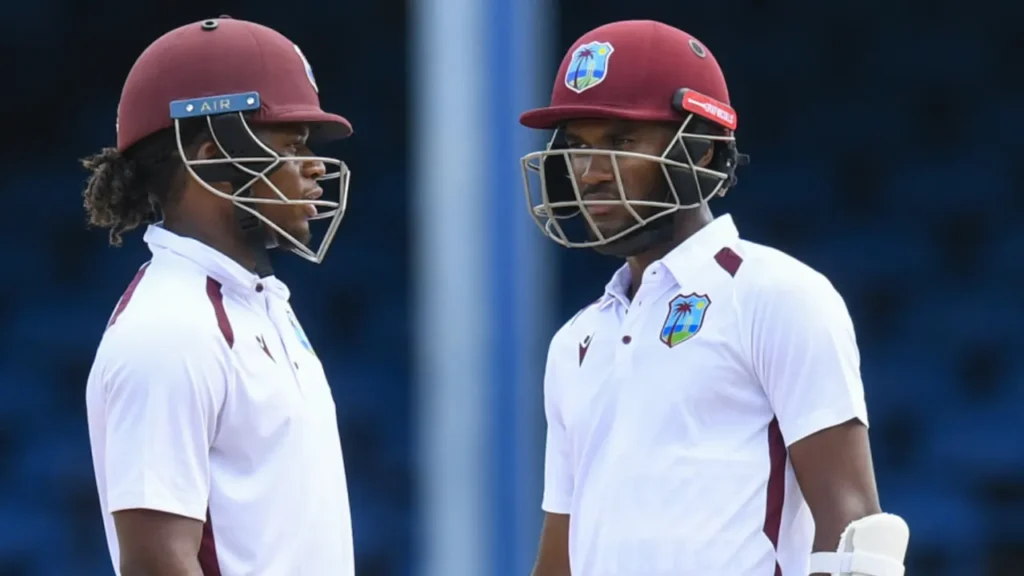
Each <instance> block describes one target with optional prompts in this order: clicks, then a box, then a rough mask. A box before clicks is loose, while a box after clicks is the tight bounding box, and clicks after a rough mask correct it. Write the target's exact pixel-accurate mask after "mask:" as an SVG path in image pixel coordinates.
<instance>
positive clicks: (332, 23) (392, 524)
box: [0, 0, 1024, 576]
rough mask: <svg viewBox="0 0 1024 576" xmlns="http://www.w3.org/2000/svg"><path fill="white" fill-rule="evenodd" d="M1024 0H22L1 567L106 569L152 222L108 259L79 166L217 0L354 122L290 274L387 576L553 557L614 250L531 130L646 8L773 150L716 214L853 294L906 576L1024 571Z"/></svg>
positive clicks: (2, 434) (10, 89) (749, 145)
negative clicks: (97, 373) (119, 370)
mask: <svg viewBox="0 0 1024 576" xmlns="http://www.w3.org/2000/svg"><path fill="white" fill-rule="evenodd" d="M1013 10H1015V9H1014V8H1012V7H1011V5H1010V4H1007V3H1002V4H996V3H988V2H986V1H985V0H981V1H977V2H973V3H971V4H969V5H966V4H964V3H962V2H950V1H947V0H933V1H931V2H923V1H919V2H914V1H913V0H902V1H891V2H884V1H882V0H862V1H860V2H857V3H830V2H817V1H810V0H803V1H797V0H775V1H772V2H769V1H765V0H720V1H718V2H711V3H698V2H669V1H667V0H630V1H629V2H612V1H610V0H561V1H560V2H559V1H557V0H522V1H520V0H477V1H474V0H422V1H416V0H413V1H412V2H411V3H410V4H409V5H405V4H403V3H402V2H398V1H396V0H375V1H374V2H363V3H356V2H327V1H323V0H291V1H290V2H287V3H280V2H268V1H266V0H250V1H248V2H245V3H243V2H240V1H224V2H214V3H209V2H205V3H198V2H187V1H184V2H174V3H167V2H161V3H156V2H154V3H152V4H150V5H147V4H146V3H145V2H127V1H124V0H100V1H96V2H90V3H83V2H73V1H71V0H35V1H33V2H6V3H4V4H3V6H2V8H0V14H2V18H0V43H2V53H3V54H5V56H4V67H5V68H6V75H5V77H6V79H7V80H6V89H5V90H4V91H3V92H2V95H0V101H2V103H3V106H2V108H0V109H2V110H3V115H4V119H5V126H6V129H7V134H8V136H7V137H6V138H5V139H4V141H3V143H2V149H3V151H4V153H3V155H2V157H0V158H2V160H0V161H2V162H3V170H2V171H0V186H2V190H3V198H4V203H5V209H4V210H3V211H2V212H0V221H2V223H3V230H4V234H5V235H6V242H5V243H6V245H7V246H8V249H7V251H6V254H7V258H8V260H7V263H6V264H5V265H4V266H3V272H2V274H3V281H2V282H0V326H2V328H3V333H4V337H3V341H4V345H3V346H0V463H2V467H0V574H3V575H10V576H21V575H25V576H28V575H33V576H35V575H39V576H49V575H68V574H75V575H77V574H81V575H94V574H95V575H103V574H111V573H112V572H111V568H110V562H109V559H108V556H107V549H106V546H105V543H104V539H103V533H102V523H101V519H100V517H99V510H98V502H97V497H96V488H95V482H94V479H93V471H92V465H91V461H90V456H89V446H88V436H87V429H86V423H85V409H84V388H85V380H86V374H87V371H88V369H89V366H90V363H91V361H92V358H93V353H94V350H95V346H96V344H97V343H98V341H99V338H100V336H101V333H102V330H103V327H104V324H105V322H106V320H107V318H108V316H109V314H110V312H111V310H112V308H113V306H114V305H115V303H116V301H117V299H118V297H119V296H120V295H121V293H122V291H123V290H124V288H125V286H126V285H127V283H128V282H129V281H130V280H131V278H132V276H133V275H134V272H135V270H136V269H137V268H138V266H139V265H140V264H141V263H142V262H144V261H145V260H146V259H147V258H148V252H147V251H146V249H145V247H144V246H143V244H142V242H141V238H140V236H141V235H133V236H130V237H129V239H128V241H127V243H126V246H125V247H124V248H121V249H116V250H115V249H110V248H107V247H106V235H105V233H104V232H103V231H95V230H94V231H89V230H86V229H85V226H84V215H83V211H82V208H81V198H80V191H81V189H82V186H83V183H84V178H85V173H84V172H83V171H82V170H81V169H80V168H79V167H78V164H77V162H76V159H78V158H81V157H83V156H84V155H86V154H89V153H91V152H93V151H96V150H98V149H99V148H100V147H102V146H106V145H111V144H112V143H113V139H114V120H115V113H116V107H117V102H118V98H119V94H120V88H121V84H122V82H123V80H124V78H125V76H126V74H127V72H128V70H129V68H130V67H131V65H132V63H133V61H134V59H135V58H136V57H137V55H138V54H139V53H140V52H141V51H142V50H143V49H144V48H145V47H146V45H147V44H149V43H150V42H151V41H152V40H154V39H155V38H156V37H158V36H159V35H160V34H162V33H164V32H166V31H168V30H170V29H171V28H174V27H176V26H179V25H182V24H185V23H188V22H191V21H194V20H199V19H202V18H208V17H213V16H217V15H219V14H222V13H227V14H231V15H232V16H234V17H236V18H245V19H249V20H254V21H257V22H260V23H263V24H266V25H269V26H271V27H274V28H276V29H278V30H279V31H281V32H282V33H284V34H285V35H287V36H288V37H290V38H291V39H292V40H293V41H295V42H296V43H297V44H299V45H300V46H301V47H302V50H303V51H304V52H305V54H306V56H307V57H308V59H309V60H310V62H311V63H312V66H313V69H314V71H315V73H316V76H317V80H318V82H319V86H320V91H321V98H322V102H323V105H324V108H326V109H329V110H332V111H337V112H339V113H341V114H343V115H345V116H346V117H348V118H349V119H350V120H351V121H352V123H353V124H354V126H355V130H356V134H355V136H354V137H353V138H351V139H350V140H347V141H345V142H343V143H341V144H340V145H338V146H337V147H336V148H335V149H331V150H325V151H323V152H326V153H329V154H336V155H340V156H341V157H343V158H344V159H345V160H346V162H347V163H348V165H349V166H350V167H351V168H352V170H353V173H354V176H353V180H352V189H351V194H350V203H349V209H350V210H349V213H348V215H347V216H346V219H345V221H344V223H343V224H342V226H341V230H340V233H339V234H338V237H337V239H336V240H335V244H334V247H333V248H332V252H331V254H330V255H329V256H328V258H327V261H326V262H325V263H324V264H323V265H321V266H319V267H318V266H315V265H312V264H309V263H307V262H305V261H302V260H299V259H298V258H292V257H282V258H279V259H278V263H277V268H278V271H279V275H280V276H281V277H282V278H283V279H284V280H285V281H286V282H288V283H289V285H290V286H291V288H292V291H293V300H292V301H293V305H294V307H295V309H296V311H297V313H298V315H299V317H300V318H301V319H302V320H303V323H304V325H305V327H306V330H307V332H308V333H309V336H310V339H311V340H312V342H313V344H314V346H315V347H316V348H317V350H318V353H319V356H320V357H321V358H322V360H323V363H324V366H325V369H326V371H327V374H328V378H329V379H330V380H331V381H332V385H333V388H334V394H335V397H336V400H337V405H338V410H339V421H340V425H341V431H342V438H343V443H344V448H345V456H346V463H347V466H348V470H349V481H350V494H351V499H352V507H353V521H354V524H355V534H356V544H357V560H358V570H357V572H358V574H359V575H360V576H385V575H387V576H392V575H393V576H399V575H406V574H417V575H420V574H422V575H424V576H427V575H429V576H435V575H436V576H462V575H466V576H479V575H480V574H493V575H495V576H506V575H508V576H512V575H517V576H522V575H525V574H526V573H527V571H528V570H529V566H530V563H531V561H532V554H533V551H534V546H535V543H536V537H537V534H538V528H539V520H540V517H541V516H540V512H539V504H540V498H539V492H540V471H541V461H542V460H541V458H542V450H543V440H542V432H543V419H542V412H541V409H540V385H541V383H540V380H539V376H538V375H539V373H540V370H542V368H543V355H544V352H545V350H546V344H547V340H548V338H550V336H551V335H552V334H553V333H554V331H555V330H556V329H557V328H558V326H559V325H561V323H562V322H563V321H564V320H566V319H568V318H569V317H570V316H571V315H572V314H573V313H574V312H575V311H576V310H577V309H578V308H579V307H581V306H583V305H585V304H587V303H589V302H591V301H593V299H594V298H596V297H597V296H598V295H599V294H600V293H601V291H602V290H603V286H604V284H605V282H606V281H607V278H608V276H609V275H610V274H611V272H612V271H613V270H614V269H615V267H616V266H617V262H615V261H613V260H608V259H605V258H601V257H599V256H597V255H594V254H590V253H585V252H580V251H577V252H570V251H566V250H561V249H556V247H555V246H554V245H551V246H549V245H548V241H546V240H544V239H543V238H542V237H541V235H540V233H539V232H538V231H537V230H535V229H534V228H533V224H532V223H530V221H529V218H528V215H527V212H526V210H525V204H524V202H523V198H522V192H521V191H520V188H521V180H520V175H519V172H518V168H517V165H518V164H517V160H518V158H519V157H520V156H521V155H522V154H524V153H526V152H528V151H529V150H530V149H531V148H536V147H540V146H542V144H543V142H544V138H545V135H543V134H534V135H531V134H529V133H528V132H527V131H526V130H525V129H522V128H520V127H519V126H518V124H517V122H516V120H517V117H518V114H519V112H521V111H522V109H524V108H527V107H533V106H537V105H541V104H543V102H544V99H545V98H546V96H547V94H548V93H549V91H550V86H551V82H552V80H553V73H554V70H555V69H556V67H557V64H558V62H559V61H560V59H561V57H562V55H563V53H564V51H565V50H566V49H568V48H569V47H570V45H571V43H572V41H573V40H574V39H575V38H576V37H578V36H579V35H581V34H582V33H583V32H585V31H587V30H589V29H590V28H593V27H595V26H598V25H600V24H604V23H606V22H609V21H613V20H618V19H627V18H654V19H658V20H662V21H664V22H666V23H669V24H672V25H675V26H678V27H680V28H683V29H685V30H687V31H689V32H691V33H693V34H694V35H696V36H697V37H699V38H701V39H702V40H703V41H704V42H705V43H706V44H707V45H708V46H709V47H710V48H711V50H712V51H713V52H714V53H715V55H716V56H717V58H718V60H719V62H720V63H721V65H722V67H723V69H724V70H725V73H726V77H727V78H728V80H729V84H730V91H731V93H732V98H733V105H734V107H735V108H736V110H737V111H738V113H739V119H740V127H739V131H738V140H739V143H740V147H741V149H742V150H743V151H745V152H747V153H749V154H750V155H751V156H752V159H753V161H752V164H751V165H750V166H749V167H747V168H745V169H744V170H743V171H742V172H741V183H740V185H739V186H738V187H737V188H736V189H735V190H734V191H733V192H732V193H731V194H730V195H729V196H728V197H727V198H726V199H724V200H722V201H719V202H718V203H717V204H713V205H712V208H713V209H714V210H715V211H716V213H722V212H725V211H728V212H731V213H732V214H733V216H734V217H735V219H736V221H737V225H738V226H739V228H740V231H741V233H742V234H743V235H744V236H746V237H747V238H748V239H751V240H754V241H758V242H762V243H766V244H770V245H774V246H776V247H778V248H780V249H783V250H785V251H787V252H789V253H790V254H793V255H794V256H796V257H797V258H799V259H801V260H803V261H805V262H807V263H809V264H810V265H812V266H814V267H816V268H818V269H819V270H821V271H822V272H824V273H825V274H826V275H828V276H829V277H830V278H831V279H832V280H833V282H834V283H835V284H836V286H837V287H838V288H839V290H840V292H841V293H842V294H843V295H844V296H845V297H846V299H847V302H848V304H849V308H850V310H851V313H852V315H853V318H854V321H855V324H856V327H857V330H858V336H859V341H860V346H861V351H862V364H863V374H864V380H865V387H866V389H867V395H868V404H869V410H870V414H871V419H872V440H873V449H874V455H875V464H876V470H877V476H878V482H879V486H880V490H881V495H882V502H883V507H884V508H885V509H886V510H888V511H891V512H894V513H898V514H900V515H902V516H904V517H905V518H906V519H907V520H908V522H909V523H910V525H911V529H912V537H911V549H910V557H909V560H908V562H907V565H908V570H907V574H908V575H910V576H914V575H920V574H927V575H928V576H941V575H945V574H950V575H953V574H955V575H963V574H968V575H983V576H989V575H991V576H997V575H998V576H1004V575H1019V574H1024V568H1022V567H1021V566H1024V418H1022V414H1024V385H1022V384H1024V354H1021V353H1020V350H1021V344H1022V341H1021V336H1020V334H1021V333H1020V331H1019V330H1018V329H1017V324H1018V322H1019V319H1021V318H1024V303H1022V300H1021V298H1020V297H1019V295H1020V294H1022V293H1024V285H1022V284H1024V275H1022V274H1021V272H1022V262H1024V258H1022V257H1021V256H1020V252H1021V249H1022V248H1024V232H1022V230H1024V229H1022V228H1021V227H1020V226H1018V221H1019V219H1020V217H1021V215H1022V212H1024V193H1022V187H1024V168H1021V167H1018V166H1014V164H1013V162H1014V161H1013V159H1012V158H1013V157H1012V155H1013V154H1014V152H1015V150H1016V149H1017V148H1018V146H1017V145H1015V144H1013V142H1014V141H1016V139H1017V137H1018V135H1019V134H1020V133H1021V132H1022V131H1024V79H1022V78H1024V75H1022V74H1020V73H1019V68H1020V66H1019V62H1020V59H1021V57H1022V56H1024V46H1022V41H1021V39H1020V37H1019V36H1018V35H1017V33H1018V26H1017V18H1016V17H1014V14H1018V15H1019V13H1017V12H1014V11H1013ZM211 57H214V56H213V55H211ZM613 65H614V62H613ZM477 244H479V245H481V246H483V248H481V249H479V250H477V249H476V248H474V246H476V245H477ZM445 247H451V250H449V249H447V248H445ZM479 278H482V279H483V280H479V281H478V279H479ZM506 304H507V305H506ZM482 315H484V316H482ZM505 350H515V355H512V356H509V357H508V358H511V360H509V359H508V358H506V357H505V356H504V355H503V351H505Z"/></svg>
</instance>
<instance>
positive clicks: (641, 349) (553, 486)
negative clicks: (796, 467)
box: [542, 215, 867, 576]
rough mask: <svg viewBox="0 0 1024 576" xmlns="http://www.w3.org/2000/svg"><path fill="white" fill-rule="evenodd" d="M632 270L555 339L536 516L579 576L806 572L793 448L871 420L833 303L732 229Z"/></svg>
mask: <svg viewBox="0 0 1024 576" xmlns="http://www.w3.org/2000/svg"><path fill="white" fill-rule="evenodd" d="M629 285H630V272H629V269H628V267H625V266H624V267H623V268H621V269H620V270H619V271H618V272H617V273H616V274H615V276H614V277H613V278H612V281H611V282H610V283H609V284H608V286H607V288H606V292H605V294H604V296H602V297H601V298H600V299H599V300H598V301H597V302H595V303H593V304H591V305H590V306H589V307H587V308H585V309H584V310H582V311H581V312H580V313H579V314H577V316H576V317H574V318H573V319H571V320H570V321H569V322H568V323H566V324H565V326H563V327H562V328H561V330H559V331H558V333H557V334H556V335H555V337H554V338H553V339H552V341H551V347H550V350H549V352H548V361H547V369H546V375H545V382H544V401H545V411H546V415H547V422H548V432H547V449H546V462H545V479H544V501H543V505H542V506H543V508H544V510H546V511H548V512H552V513H558V514H569V515H570V530H569V536H570V547H569V556H570V560H571V565H572V573H573V576H612V575H616V576H617V575H622V576H626V575H628V576H639V575H643V576H780V575H781V576H806V575H807V573H808V559H809V557H810V553H811V544H812V540H813V535H814V534H813V533H814V522H813V519H812V518H811V516H810V512H809V510H808V508H807V504H806V502H805V501H804V499H803V496H802V494H801V492H800V488H799V487H798V486H797V483H796V480H795V478H794V475H793V470H792V468H791V465H790V463H789V461H788V458H787V446H790V445H792V444H793V443H795V442H797V441H799V440H800V439H802V438H804V437H806V436H808V435H810V434H813V433H815V432H817V431H820V430H823V429H825V428H829V427H831V426H834V425H837V424H841V423H843V422H846V421H848V420H850V419H854V418H856V419H859V420H861V421H863V422H864V423H865V424H866V423H867V410H866V408H865V403H864V393H863V386H862V383H861V379H860V358H859V353H858V351H857V345H856V341H855V337H854V330H853V324H852V322H851V320H850V316H849V314H848V312H847V310H846V305H845V304H844V302H843V299H842V298H841V297H840V295H839V294H838V293H837V292H836V290H835V289H834V288H833V287H832V285H831V284H830V283H829V281H828V280H827V279H826V278H825V277H824V276H822V275H821V274H819V273H817V272H815V271H814V270H812V269H811V268H810V267H808V266H806V265H804V264H802V263H800V262H798V261H797V260H795V259H793V258H791V257H789V256H787V255H785V254H783V253H781V252H779V251H776V250H774V249H771V248H767V247H764V246H761V245H758V244H754V243H751V242H747V241H745V240H741V239H740V238H739V235H738V234H737V232H736V228H735V226H734V225H733V222H732V219H731V218H730V217H729V216H728V215H726V216H722V217H719V218H717V219H716V220H715V221H714V222H712V223H711V224H709V225H708V226H707V227H705V228H704V229H702V230H701V231H699V232H698V233H697V234H695V235H694V236H692V237H691V238H689V239H688V240H686V241H685V242H684V243H683V244H681V245H680V246H679V247H677V248H676V249H674V250H673V251H672V252H670V253H669V254H668V255H667V256H665V257H664V258H663V259H661V260H659V261H657V262H654V263H653V264H651V265H650V267H648V269H647V270H646V271H645V272H644V277H643V279H642V282H641V284H640V288H639V290H638V291H637V293H636V295H635V297H634V298H633V300H632V302H630V301H629V299H628V298H627V296H626V295H627V294H628V290H629Z"/></svg>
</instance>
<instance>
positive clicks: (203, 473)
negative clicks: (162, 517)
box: [86, 226, 355, 576]
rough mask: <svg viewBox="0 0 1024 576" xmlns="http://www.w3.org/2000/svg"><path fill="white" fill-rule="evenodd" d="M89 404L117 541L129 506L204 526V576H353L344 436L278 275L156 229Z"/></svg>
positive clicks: (93, 376) (96, 459)
mask: <svg viewBox="0 0 1024 576" xmlns="http://www.w3.org/2000/svg"><path fill="white" fill-rule="evenodd" d="M145 239H146V242H147V243H148V244H149V246H150V249H151V250H152V252H153V259H152V260H151V261H150V262H149V263H148V264H147V265H145V266H143V268H142V269H141V270H139V273H138V274H137V275H136V277H135V279H134V281H132V283H131V285H130V286H129V287H128V290H127V291H126V292H125V294H124V296H122V298H121V300H120V302H118V305H117V308H116V309H115V311H114V314H113V315H112V316H111V319H110V323H109V324H108V328H107V330H106V332H105V333H104V335H103V339H102V341H101V342H100V345H99V350H98V351H97V353H96V360H95V362H94V364H93V367H92V371H91V372H90V374H89V382H88V385H87V388H86V403H87V407H88V417H89V440H90V442H91V444H92V456H93V464H94V468H95V472H96V484H97V486H98V488H99V497H100V507H101V509H102V512H103V521H104V527H105V528H106V534H107V544H108V546H109V548H110V555H111V558H112V560H113V564H114V569H115V571H117V572H118V573H120V571H119V564H120V554H119V550H118V542H117V534H116V532H115V530H114V521H113V516H112V513H114V512H117V511H119V510H127V509H132V508H145V509H150V510H159V511H162V512H169V513H173V514H178V515H181V516H187V517H189V518H195V519H196V520H201V521H204V522H205V523H206V524H205V531H204V535H203V542H202V548H201V549H200V551H199V560H200V563H201V565H202V567H203V573H204V574H206V575H211V574H212V575H221V574H223V575H224V576H242V575H247V576H248V575H253V576H351V575H352V574H353V573H354V571H355V568H354V561H353V551H352V528H351V518H350V514H349V503H348V489H347V487H346V480H345V468H344V464H343V461H342V452H341V441H340V439H339V435H338V423H337V416H336V414H335V404H334V400H333V398H332V396H331V390H330V388H329V387H328V385H327V379H326V378H325V376H324V372H323V367H322V366H321V364H320V361H319V360H318V359H317V357H316V354H315V353H314V352H313V349H312V347H311V346H310V344H309V341H308V340H307V339H306V336H305V334H304V332H303V330H302V328H301V326H300V325H299V323H298V321H297V320H296V319H295V315H294V313H293V312H292V309H291V306H289V304H288V298H289V292H288V288H287V287H286V286H285V285H284V284H283V283H282V282H281V281H280V280H278V279H276V278H274V277H268V278H263V279H260V278H258V277H257V276H255V275H254V274H252V273H250V272H248V271H247V270H245V269H244V268H242V267H241V266H240V265H239V264H237V263H236V262H234V261H233V260H231V259H230V258H228V257H227V256H225V255H223V254H221V253H219V252H217V251H215V250H213V249H212V248H210V247H208V246H206V245H204V244H201V243H200V242H197V241H195V240H191V239H188V238H184V237H181V236H177V235H175V234H173V233H171V232H169V231H167V230H164V229H163V228H160V227H158V226H151V227H150V228H149V230H147V232H146V236H145Z"/></svg>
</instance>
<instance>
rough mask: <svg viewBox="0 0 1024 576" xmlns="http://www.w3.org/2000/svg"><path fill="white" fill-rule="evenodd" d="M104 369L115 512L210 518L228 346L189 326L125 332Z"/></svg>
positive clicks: (108, 468) (108, 460)
mask: <svg viewBox="0 0 1024 576" xmlns="http://www.w3.org/2000/svg"><path fill="white" fill-rule="evenodd" d="M113 344H114V346H112V347H111V349H108V351H107V359H106V362H105V364H106V367H105V370H104V381H103V386H104V393H105V394H104V401H105V409H106V413H105V417H106V418H105V425H106V449H105V453H106V457H105V470H104V473H105V474H106V488H107V501H108V504H109V508H110V511H111V512H117V511H119V510H127V509H132V508H144V509H149V510H158V511H161V512H168V513H172V514H178V515H181V516H186V517H189V518H195V519H197V520H205V519H206V509H207V501H208V497H209V491H210V461H209V452H210V446H211V444H212V442H213V437H214V434H215V431H216V428H217V415H218V413H219V411H220V408H221V406H222V404H223V399H224V397H225V394H226V390H227V381H228V371H229V365H228V358H227V354H226V353H225V350H226V344H224V343H222V342H218V341H217V340H216V339H215V338H213V337H212V335H206V334H203V333H202V332H201V331H199V333H197V331H195V330H188V329H185V328H179V329H174V328H173V327H172V328H161V329H159V331H154V330H150V331H147V332H146V333H144V334H126V333H122V334H120V335H119V337H118V338H116V339H115V340H114V342H113Z"/></svg>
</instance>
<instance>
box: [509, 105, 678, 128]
mask: <svg viewBox="0 0 1024 576" xmlns="http://www.w3.org/2000/svg"><path fill="white" fill-rule="evenodd" d="M667 108H668V107H667V106H666V109H665V110H643V109H640V110H637V109H628V108H619V107H617V106H602V105H600V104H572V105H565V106H548V107H546V108H536V109H534V110H528V111H526V112H524V113H523V114H522V116H520V117H519V123H520V124H522V125H523V126H526V127H527V128H537V129H541V130H553V129H555V128H558V126H559V125H560V124H562V123H563V122H566V121H568V120H583V119H588V120H589V119H596V120H636V121H649V122H670V121H674V120H678V119H679V117H678V116H676V115H675V114H673V113H672V112H671V110H668V109H667Z"/></svg>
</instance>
